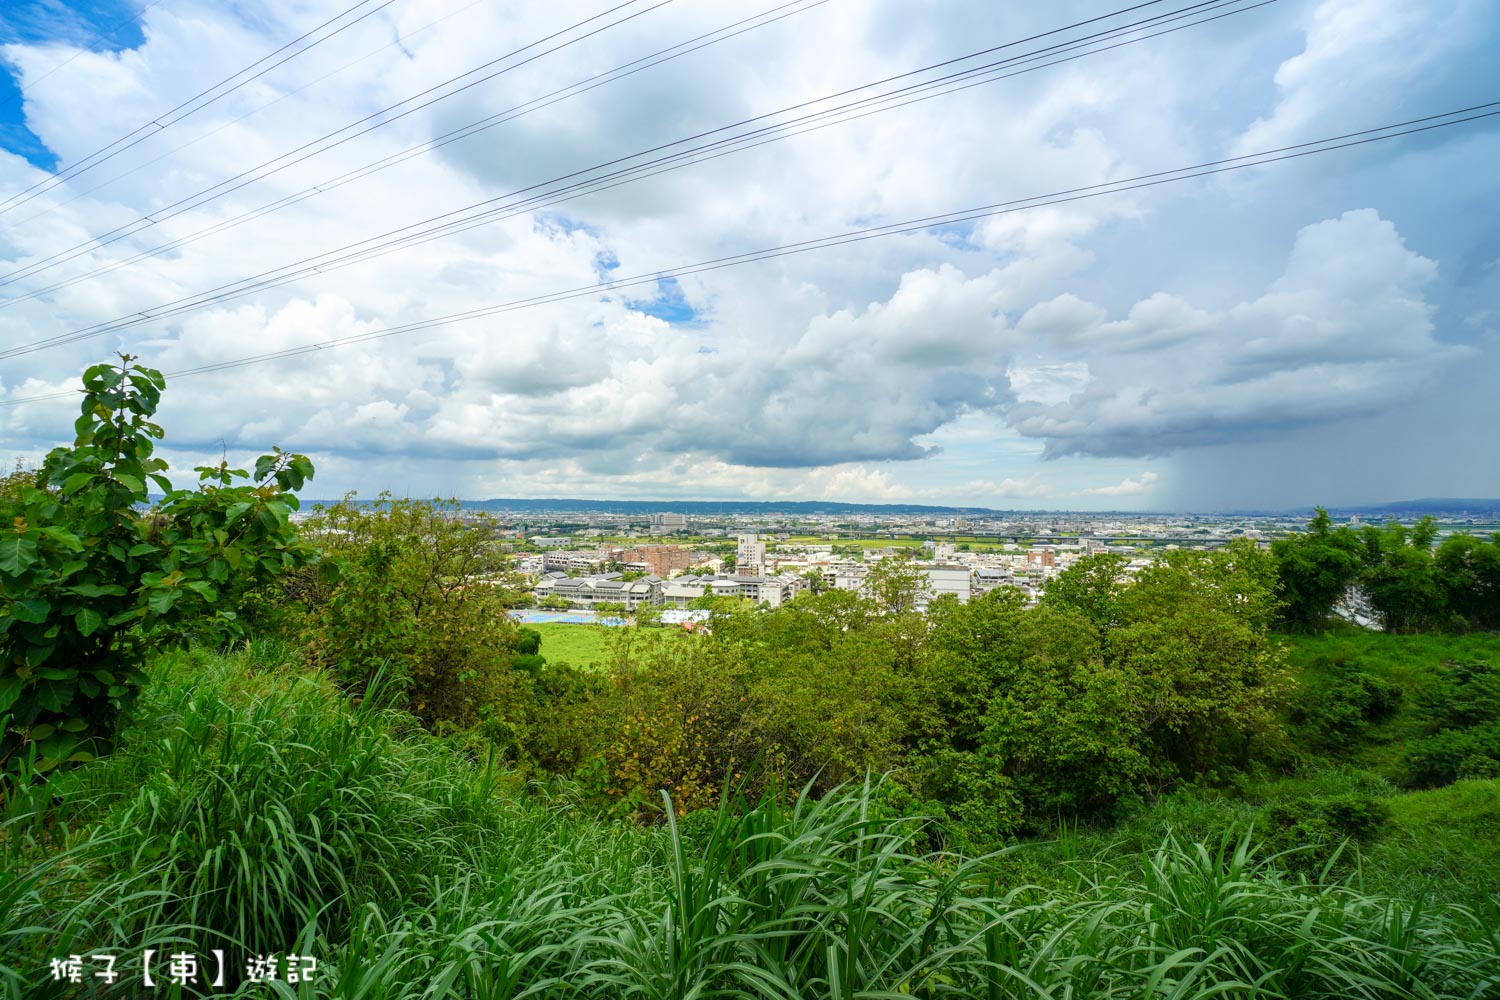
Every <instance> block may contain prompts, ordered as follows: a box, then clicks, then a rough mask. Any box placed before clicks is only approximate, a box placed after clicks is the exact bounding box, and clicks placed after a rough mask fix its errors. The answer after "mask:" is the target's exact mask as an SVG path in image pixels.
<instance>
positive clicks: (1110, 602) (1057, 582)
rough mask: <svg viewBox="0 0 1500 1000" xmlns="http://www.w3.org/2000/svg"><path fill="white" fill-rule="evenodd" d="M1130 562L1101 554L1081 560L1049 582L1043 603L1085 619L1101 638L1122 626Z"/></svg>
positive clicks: (1116, 555)
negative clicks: (1122, 600) (1121, 607)
mask: <svg viewBox="0 0 1500 1000" xmlns="http://www.w3.org/2000/svg"><path fill="white" fill-rule="evenodd" d="M1128 563H1129V560H1128V559H1126V558H1125V557H1124V556H1122V555H1119V554H1118V553H1114V552H1099V553H1095V554H1094V555H1091V556H1086V557H1084V558H1083V559H1080V560H1078V561H1077V562H1076V563H1074V564H1073V565H1072V566H1069V567H1068V568H1067V569H1065V570H1063V571H1062V572H1061V573H1059V574H1057V576H1055V577H1053V578H1052V579H1051V580H1049V581H1048V582H1047V588H1046V591H1045V592H1044V593H1043V595H1042V601H1043V603H1044V604H1046V605H1047V606H1048V607H1054V608H1059V609H1065V610H1069V611H1074V612H1077V613H1078V614H1081V615H1083V616H1084V617H1085V618H1087V619H1088V620H1089V621H1090V622H1092V623H1093V624H1094V627H1095V628H1096V629H1098V630H1099V633H1100V635H1103V634H1105V633H1106V632H1107V631H1108V630H1109V629H1111V628H1113V627H1114V626H1116V625H1118V624H1119V617H1120V616H1119V609H1118V604H1119V598H1120V594H1121V592H1122V589H1123V585H1124V583H1125V579H1126V578H1125V567H1126V565H1127V564H1128Z"/></svg>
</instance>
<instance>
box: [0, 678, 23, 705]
mask: <svg viewBox="0 0 1500 1000" xmlns="http://www.w3.org/2000/svg"><path fill="white" fill-rule="evenodd" d="M25 686H26V682H25V681H23V680H21V678H19V677H17V676H16V675H15V674H12V673H8V672H7V673H3V674H0V713H3V712H8V711H10V707H11V706H12V705H14V704H15V703H16V702H17V701H18V700H19V699H20V697H21V690H22V689H23V688H24V687H25Z"/></svg>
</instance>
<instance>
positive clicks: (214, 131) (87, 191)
mask: <svg viewBox="0 0 1500 1000" xmlns="http://www.w3.org/2000/svg"><path fill="white" fill-rule="evenodd" d="M157 2H158V3H159V2H160V0H157ZM485 2H486V0H469V2H468V3H466V4H464V5H463V6H462V7H458V8H455V9H454V10H450V11H449V12H448V13H446V14H444V15H443V16H441V17H435V18H433V19H432V20H431V21H428V22H426V23H425V24H422V25H419V26H418V27H415V28H413V29H411V30H410V31H408V32H407V33H406V34H404V35H397V36H396V37H395V39H394V40H392V41H389V42H387V43H385V44H384V45H382V46H380V47H379V48H376V49H371V50H370V51H369V52H366V53H365V54H364V55H362V56H360V57H359V58H357V59H352V60H350V61H349V62H346V63H344V64H343V65H342V66H340V67H339V68H337V69H332V70H329V71H328V72H327V73H324V74H323V75H322V76H318V77H314V78H313V79H311V80H309V81H307V82H306V83H304V84H302V85H301V86H298V87H294V88H293V89H291V90H288V91H285V92H283V93H280V94H278V95H276V96H275V97H273V98H271V100H269V101H267V102H266V103H264V104H258V105H256V106H255V107H253V108H251V109H250V110H249V111H246V112H245V113H244V114H242V115H238V116H236V117H234V118H231V119H229V120H228V121H227V122H224V123H222V124H220V125H216V126H214V127H213V128H211V129H209V130H208V131H207V132H204V133H202V134H200V135H198V136H197V137H196V138H193V139H189V140H188V141H187V142H184V143H181V144H180V145H177V146H173V147H172V148H170V149H168V150H166V151H165V152H162V153H159V154H158V155H156V156H153V157H152V158H151V159H149V160H145V161H143V162H141V163H138V164H136V165H135V166H133V167H131V168H130V169H128V170H122V171H120V172H119V173H118V174H115V175H113V176H111V177H110V178H108V179H107V180H104V181H100V182H99V183H98V184H95V185H94V186H93V187H90V188H84V189H83V190H82V191H79V192H77V193H76V194H73V195H71V196H70V197H67V198H64V199H62V200H61V201H56V202H53V203H52V204H50V205H48V206H47V207H46V208H44V209H42V210H41V211H39V212H35V213H33V214H31V215H28V216H26V217H25V218H24V219H20V220H18V221H17V222H15V223H14V225H15V226H16V227H17V228H20V227H21V226H24V225H26V224H27V223H28V222H31V221H32V220H33V219H40V218H42V217H43V216H45V215H50V214H52V213H53V212H55V211H57V210H58V209H60V208H62V207H64V206H66V205H71V204H73V202H75V201H77V200H78V199H80V198H87V197H88V196H89V195H91V194H93V193H94V192H96V191H102V190H104V189H105V188H107V187H110V186H111V185H113V184H116V183H118V182H119V181H122V180H124V179H125V178H126V177H130V176H132V175H134V174H138V173H140V172H141V171H142V170H145V169H146V168H148V167H152V166H155V165H156V164H158V163H160V162H161V161H162V160H165V159H168V158H169V157H171V156H174V155H175V154H177V153H180V152H182V151H183V150H184V149H189V148H191V147H193V146H196V145H197V144H198V143H200V142H203V141H204V140H205V139H211V138H213V137H214V136H216V135H218V134H219V133H220V132H223V131H224V130H225V129H228V128H232V127H233V126H235V125H238V124H239V123H240V122H242V121H244V120H245V119H247V118H252V117H254V116H255V115H258V114H260V113H261V112H262V111H265V110H266V109H267V108H273V107H275V106H276V105H278V104H280V103H281V102H282V101H286V100H289V99H291V98H293V97H296V96H297V95H298V94H300V93H303V92H304V91H307V90H309V89H311V88H313V87H315V86H317V85H318V84H320V83H322V82H323V81H324V80H329V79H332V78H333V77H335V76H338V75H339V74H340V73H343V72H345V71H346V70H349V69H353V68H354V67H355V66H358V65H359V64H360V63H362V62H365V61H367V60H369V59H371V58H373V57H375V56H377V55H379V54H380V53H382V52H384V51H386V50H387V49H394V48H396V47H398V46H401V45H404V44H405V43H407V42H409V41H411V40H412V39H413V38H415V37H417V36H418V35H420V34H421V33H422V32H424V31H427V30H428V29H429V28H433V27H436V26H437V25H439V24H441V23H443V22H444V21H447V20H450V19H451V18H454V17H457V16H458V15H459V14H462V13H464V12H465V11H468V10H470V9H471V8H474V7H478V6H479V5H480V4H482V3H485ZM153 6H154V5H153ZM148 9H149V8H148ZM144 12H145V11H144V10H143V11H142V13H144Z"/></svg>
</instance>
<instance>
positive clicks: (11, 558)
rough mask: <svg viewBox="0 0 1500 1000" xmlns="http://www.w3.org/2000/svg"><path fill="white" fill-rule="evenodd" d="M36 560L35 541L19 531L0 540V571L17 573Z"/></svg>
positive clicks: (12, 574)
mask: <svg viewBox="0 0 1500 1000" xmlns="http://www.w3.org/2000/svg"><path fill="white" fill-rule="evenodd" d="M35 562H36V542H35V541H33V540H32V539H30V538H27V537H26V536H25V535H23V534H22V533H20V532H19V531H18V532H16V533H14V534H7V535H5V537H4V539H3V540H0V573H8V574H10V575H11V576H16V575H18V574H19V573H20V572H21V571H22V570H23V569H25V568H26V567H28V566H30V565H32V564H33V563H35Z"/></svg>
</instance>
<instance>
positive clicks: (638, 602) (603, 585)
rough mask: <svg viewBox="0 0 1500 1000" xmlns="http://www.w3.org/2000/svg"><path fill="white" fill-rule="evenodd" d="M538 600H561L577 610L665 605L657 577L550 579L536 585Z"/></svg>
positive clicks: (615, 576)
mask: <svg viewBox="0 0 1500 1000" xmlns="http://www.w3.org/2000/svg"><path fill="white" fill-rule="evenodd" d="M535 593H536V596H537V599H538V600H545V599H546V598H549V597H554V598H562V599H563V600H565V601H567V602H568V604H569V605H570V606H572V607H575V608H592V607H595V606H596V605H599V604H623V605H625V610H626V611H634V610H635V609H636V608H639V607H641V606H642V605H655V604H660V603H662V582H661V580H660V578H658V577H654V576H645V577H641V578H640V579H638V580H623V579H620V578H619V576H618V575H612V576H575V577H566V576H565V577H555V576H551V577H547V578H546V579H544V580H542V582H540V583H538V584H537V585H536V590H535Z"/></svg>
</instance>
